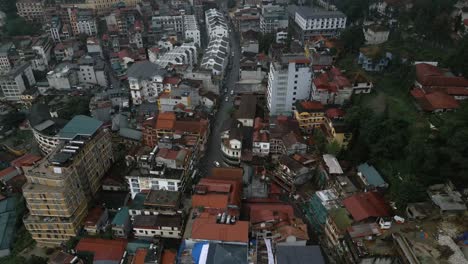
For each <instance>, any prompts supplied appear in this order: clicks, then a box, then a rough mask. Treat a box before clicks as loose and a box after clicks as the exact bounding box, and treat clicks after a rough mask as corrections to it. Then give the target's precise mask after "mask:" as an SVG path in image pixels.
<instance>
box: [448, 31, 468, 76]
mask: <svg viewBox="0 0 468 264" xmlns="http://www.w3.org/2000/svg"><path fill="white" fill-rule="evenodd" d="M467 58H468V35H465V37H464V38H463V39H462V40H461V41H460V42H459V43H457V45H456V47H455V49H453V51H451V52H450V54H449V55H448V57H447V58H446V61H445V64H446V65H447V66H449V67H450V68H451V69H452V71H454V73H456V74H463V76H465V77H467V78H468V63H467Z"/></svg>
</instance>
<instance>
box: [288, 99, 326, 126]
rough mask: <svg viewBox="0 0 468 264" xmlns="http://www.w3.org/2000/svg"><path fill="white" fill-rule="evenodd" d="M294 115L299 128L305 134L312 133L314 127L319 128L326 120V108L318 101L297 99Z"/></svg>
mask: <svg viewBox="0 0 468 264" xmlns="http://www.w3.org/2000/svg"><path fill="white" fill-rule="evenodd" d="M294 106H295V110H294V117H295V118H296V120H297V122H298V123H299V128H300V129H301V131H302V132H303V133H305V134H312V132H313V130H314V128H319V127H320V125H322V124H323V123H324V122H325V108H324V106H323V104H322V103H320V102H318V101H297V102H296V103H295V105H294Z"/></svg>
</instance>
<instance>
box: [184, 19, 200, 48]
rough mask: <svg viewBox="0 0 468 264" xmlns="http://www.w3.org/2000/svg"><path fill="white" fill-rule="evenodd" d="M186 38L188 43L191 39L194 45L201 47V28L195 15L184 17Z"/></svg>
mask: <svg viewBox="0 0 468 264" xmlns="http://www.w3.org/2000/svg"><path fill="white" fill-rule="evenodd" d="M184 38H185V40H186V41H187V40H189V39H191V40H192V41H193V44H195V45H197V46H198V47H201V40H200V28H199V27H198V23H197V20H196V18H195V16H194V15H185V16H184Z"/></svg>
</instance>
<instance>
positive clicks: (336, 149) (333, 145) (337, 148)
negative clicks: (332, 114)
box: [325, 140, 341, 156]
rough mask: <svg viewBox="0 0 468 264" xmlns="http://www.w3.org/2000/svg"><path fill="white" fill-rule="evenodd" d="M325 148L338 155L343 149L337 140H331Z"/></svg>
mask: <svg viewBox="0 0 468 264" xmlns="http://www.w3.org/2000/svg"><path fill="white" fill-rule="evenodd" d="M325 150H326V152H327V153H328V154H332V155H335V156H337V155H338V154H339V153H340V151H341V146H340V144H338V142H336V141H335V140H333V141H332V142H329V143H328V144H327V145H326V146H325Z"/></svg>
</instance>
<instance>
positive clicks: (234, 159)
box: [221, 120, 243, 166]
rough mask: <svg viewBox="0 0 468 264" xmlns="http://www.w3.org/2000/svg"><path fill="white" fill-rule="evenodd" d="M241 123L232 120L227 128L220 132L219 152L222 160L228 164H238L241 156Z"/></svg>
mask: <svg viewBox="0 0 468 264" xmlns="http://www.w3.org/2000/svg"><path fill="white" fill-rule="evenodd" d="M242 138H243V125H242V123H241V122H240V121H237V120H233V122H232V124H231V126H230V127H229V128H228V130H225V131H223V132H222V133H221V152H222V153H223V161H224V162H225V163H227V164H229V165H235V166H238V165H239V164H240V161H241V156H242Z"/></svg>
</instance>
